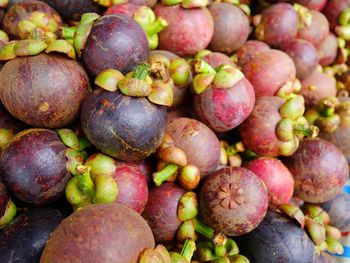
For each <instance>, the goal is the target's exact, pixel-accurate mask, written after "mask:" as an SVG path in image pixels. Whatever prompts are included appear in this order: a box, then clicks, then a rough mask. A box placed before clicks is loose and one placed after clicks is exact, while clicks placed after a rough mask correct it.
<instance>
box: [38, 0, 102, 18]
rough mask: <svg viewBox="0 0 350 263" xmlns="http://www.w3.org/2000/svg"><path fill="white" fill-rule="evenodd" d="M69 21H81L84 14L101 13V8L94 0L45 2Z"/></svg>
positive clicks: (47, 0)
mask: <svg viewBox="0 0 350 263" xmlns="http://www.w3.org/2000/svg"><path fill="white" fill-rule="evenodd" d="M43 2H46V3H48V4H49V5H50V6H52V7H53V8H54V9H55V10H56V11H57V12H59V13H60V15H61V16H62V17H63V18H64V19H65V20H67V21H70V20H74V21H79V20H80V17H81V15H82V14H85V13H91V12H93V13H99V12H100V9H101V8H100V6H99V5H98V4H96V3H94V1H93V0H74V1H72V0H44V1H43Z"/></svg>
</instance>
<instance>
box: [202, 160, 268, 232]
mask: <svg viewBox="0 0 350 263" xmlns="http://www.w3.org/2000/svg"><path fill="white" fill-rule="evenodd" d="M267 207H268V196H267V190H266V187H265V185H264V183H263V181H261V180H260V179H259V177H258V176H256V175H255V174H254V173H252V172H251V171H249V170H248V169H245V168H233V167H230V168H228V167H227V168H222V169H220V170H218V171H216V172H214V173H213V174H211V175H209V176H208V177H207V178H206V180H205V181H204V184H203V187H202V189H201V194H200V208H201V213H202V217H203V220H204V221H205V222H206V223H207V224H208V225H209V226H210V227H212V228H214V229H215V230H216V231H218V232H222V233H224V234H226V235H230V236H240V235H243V234H246V233H249V232H250V231H252V230H253V229H254V228H256V227H257V226H258V225H259V224H260V222H261V221H262V220H263V219H264V217H265V214H266V211H267Z"/></svg>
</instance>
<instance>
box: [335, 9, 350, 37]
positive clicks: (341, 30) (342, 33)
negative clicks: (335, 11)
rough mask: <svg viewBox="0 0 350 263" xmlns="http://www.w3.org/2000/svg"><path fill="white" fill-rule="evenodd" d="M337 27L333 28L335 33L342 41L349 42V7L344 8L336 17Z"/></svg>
mask: <svg viewBox="0 0 350 263" xmlns="http://www.w3.org/2000/svg"><path fill="white" fill-rule="evenodd" d="M338 23H339V25H338V26H336V27H335V33H336V34H337V36H338V37H340V38H342V39H343V40H350V7H348V8H345V9H344V10H343V11H342V12H341V13H340V15H339V17H338Z"/></svg>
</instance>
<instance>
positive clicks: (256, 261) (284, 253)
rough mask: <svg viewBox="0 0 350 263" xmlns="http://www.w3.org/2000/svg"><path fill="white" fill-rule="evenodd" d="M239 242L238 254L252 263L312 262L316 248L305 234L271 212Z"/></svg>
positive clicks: (280, 216) (295, 225)
mask: <svg viewBox="0 0 350 263" xmlns="http://www.w3.org/2000/svg"><path fill="white" fill-rule="evenodd" d="M241 241H242V242H241V243H240V247H239V248H240V252H241V253H242V254H243V255H245V256H247V257H248V258H249V260H250V262H252V263H282V262H283V263H287V262H288V263H294V262H295V263H296V262H298V263H311V262H315V259H316V251H315V245H314V243H313V242H312V240H311V239H310V238H309V236H308V235H307V234H306V233H305V231H304V230H303V229H302V228H300V226H299V225H297V224H296V223H295V222H294V221H292V220H291V219H290V218H288V217H286V216H284V215H283V214H279V213H275V212H272V211H269V212H268V213H267V215H266V217H265V219H264V220H263V221H262V223H261V224H260V225H259V226H258V228H256V229H255V230H254V231H253V232H251V233H249V234H247V235H245V236H243V237H242V239H241Z"/></svg>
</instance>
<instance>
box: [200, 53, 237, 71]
mask: <svg viewBox="0 0 350 263" xmlns="http://www.w3.org/2000/svg"><path fill="white" fill-rule="evenodd" d="M201 59H203V60H204V61H205V62H207V63H208V64H209V65H210V66H212V67H213V68H216V67H218V66H220V65H231V66H234V63H233V61H232V60H231V58H229V57H228V56H227V55H225V54H223V53H220V52H212V53H209V54H207V55H205V56H203V57H201Z"/></svg>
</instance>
